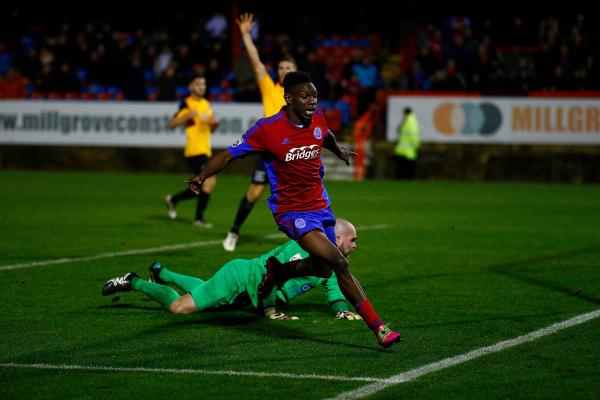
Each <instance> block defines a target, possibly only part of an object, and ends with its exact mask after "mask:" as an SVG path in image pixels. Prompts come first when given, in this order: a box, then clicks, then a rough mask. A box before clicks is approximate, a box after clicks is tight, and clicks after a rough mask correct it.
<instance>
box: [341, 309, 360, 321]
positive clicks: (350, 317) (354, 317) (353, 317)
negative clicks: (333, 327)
mask: <svg viewBox="0 0 600 400" xmlns="http://www.w3.org/2000/svg"><path fill="white" fill-rule="evenodd" d="M335 319H348V320H350V321H358V320H361V319H362V317H361V316H360V315H358V314H356V313H353V312H351V311H340V312H338V313H337V314H336V315H335Z"/></svg>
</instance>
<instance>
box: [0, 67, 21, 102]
mask: <svg viewBox="0 0 600 400" xmlns="http://www.w3.org/2000/svg"><path fill="white" fill-rule="evenodd" d="M26 87H27V79H26V78H24V77H23V76H22V75H21V73H20V72H19V71H18V70H17V69H16V68H13V67H11V68H9V69H8V72H7V73H6V76H2V75H0V99H5V100H6V99H24V98H25V97H27V90H26Z"/></svg>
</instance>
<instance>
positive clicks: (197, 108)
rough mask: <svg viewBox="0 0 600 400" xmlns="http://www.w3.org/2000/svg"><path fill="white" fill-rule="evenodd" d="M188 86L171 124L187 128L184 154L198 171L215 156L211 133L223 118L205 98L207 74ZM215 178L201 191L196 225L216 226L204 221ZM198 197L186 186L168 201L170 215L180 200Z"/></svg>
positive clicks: (171, 126)
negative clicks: (211, 144)
mask: <svg viewBox="0 0 600 400" xmlns="http://www.w3.org/2000/svg"><path fill="white" fill-rule="evenodd" d="M188 89H189V91H190V95H189V96H187V97H186V98H185V99H184V100H183V101H182V102H181V104H180V106H179V111H177V113H176V114H175V115H174V116H173V118H171V120H170V121H169V125H168V127H169V128H171V129H173V128H177V127H179V126H183V127H184V129H185V136H186V144H185V150H184V156H185V158H186V160H187V161H188V163H189V164H190V166H191V168H192V170H193V171H194V174H198V173H200V171H201V170H202V168H204V165H206V163H207V162H208V158H209V157H210V156H211V155H212V149H211V146H210V135H211V133H212V132H214V130H215V129H217V126H218V125H219V119H218V118H217V117H215V116H214V115H213V113H212V109H211V107H210V103H209V101H208V100H206V99H205V98H204V95H205V94H206V79H205V78H204V77H203V76H196V77H194V78H192V80H191V81H190V84H189V86H188ZM213 178H214V177H211V178H209V179H207V180H206V181H205V182H204V183H203V184H202V190H200V194H199V195H198V202H197V205H196V217H195V219H194V225H196V226H199V227H202V228H210V227H212V225H211V224H209V223H207V222H206V221H205V220H204V210H205V209H206V206H207V205H208V200H209V198H210V194H211V193H212V191H213V190H214V188H215V185H216V183H217V180H216V179H213ZM194 197H196V195H195V194H194V192H192V191H191V190H190V189H186V190H184V191H182V192H179V193H177V194H175V195H170V194H169V195H167V197H166V198H165V201H166V203H167V207H168V211H167V214H168V215H169V218H171V219H175V218H177V211H176V210H175V206H176V205H177V203H178V202H180V201H182V200H187V199H192V198H194Z"/></svg>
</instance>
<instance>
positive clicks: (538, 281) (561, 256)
mask: <svg viewBox="0 0 600 400" xmlns="http://www.w3.org/2000/svg"><path fill="white" fill-rule="evenodd" d="M593 254H598V255H599V257H598V258H600V247H598V246H594V247H584V248H581V249H574V250H570V251H564V252H560V253H554V254H548V255H543V256H539V257H531V258H526V259H524V260H517V261H510V262H506V263H502V264H497V265H492V266H491V267H489V270H490V271H491V272H493V273H495V274H499V275H503V276H507V277H509V278H512V279H516V280H518V281H521V282H524V283H527V284H529V285H533V286H538V287H542V288H546V289H550V290H553V291H555V292H557V293H561V294H564V295H566V296H569V297H574V298H577V299H579V300H583V301H586V302H588V303H592V304H596V305H598V304H600V299H598V298H597V297H594V296H590V295H588V294H586V293H582V292H581V289H579V288H569V287H565V286H561V285H560V284H557V283H556V282H553V281H551V280H549V279H544V278H540V277H534V276H531V275H530V274H527V273H531V272H534V271H532V270H530V269H526V268H525V267H529V266H532V265H536V264H543V263H546V262H551V261H557V260H567V259H569V258H573V257H577V256H581V255H593Z"/></svg>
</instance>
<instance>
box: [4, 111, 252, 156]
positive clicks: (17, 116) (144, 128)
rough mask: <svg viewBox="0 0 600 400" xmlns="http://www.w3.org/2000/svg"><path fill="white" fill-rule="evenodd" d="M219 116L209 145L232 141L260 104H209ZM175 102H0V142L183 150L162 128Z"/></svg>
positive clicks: (176, 133)
mask: <svg viewBox="0 0 600 400" xmlns="http://www.w3.org/2000/svg"><path fill="white" fill-rule="evenodd" d="M212 108H213V113H214V114H215V115H217V116H218V117H219V118H220V119H221V124H220V125H219V128H218V129H217V130H216V131H215V132H214V133H213V135H212V136H211V141H212V146H213V147H214V148H223V147H226V146H229V145H230V144H232V143H233V142H235V141H236V140H237V139H239V137H240V136H241V135H242V134H243V133H244V132H245V131H246V129H248V128H249V127H250V126H252V124H254V122H256V121H257V120H258V119H259V118H261V117H262V113H263V108H262V105H261V104H259V103H244V104H220V103H213V104H212ZM177 110H178V103H177V102H129V101H119V102H96V101H93V102H88V101H85V102H84V101H0V144H30V145H61V146H110V147H164V148H183V146H184V144H185V132H184V131H183V130H182V129H181V128H178V129H167V127H166V126H167V122H168V121H169V119H170V118H171V117H172V116H173V115H174V114H175V112H176V111H177Z"/></svg>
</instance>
